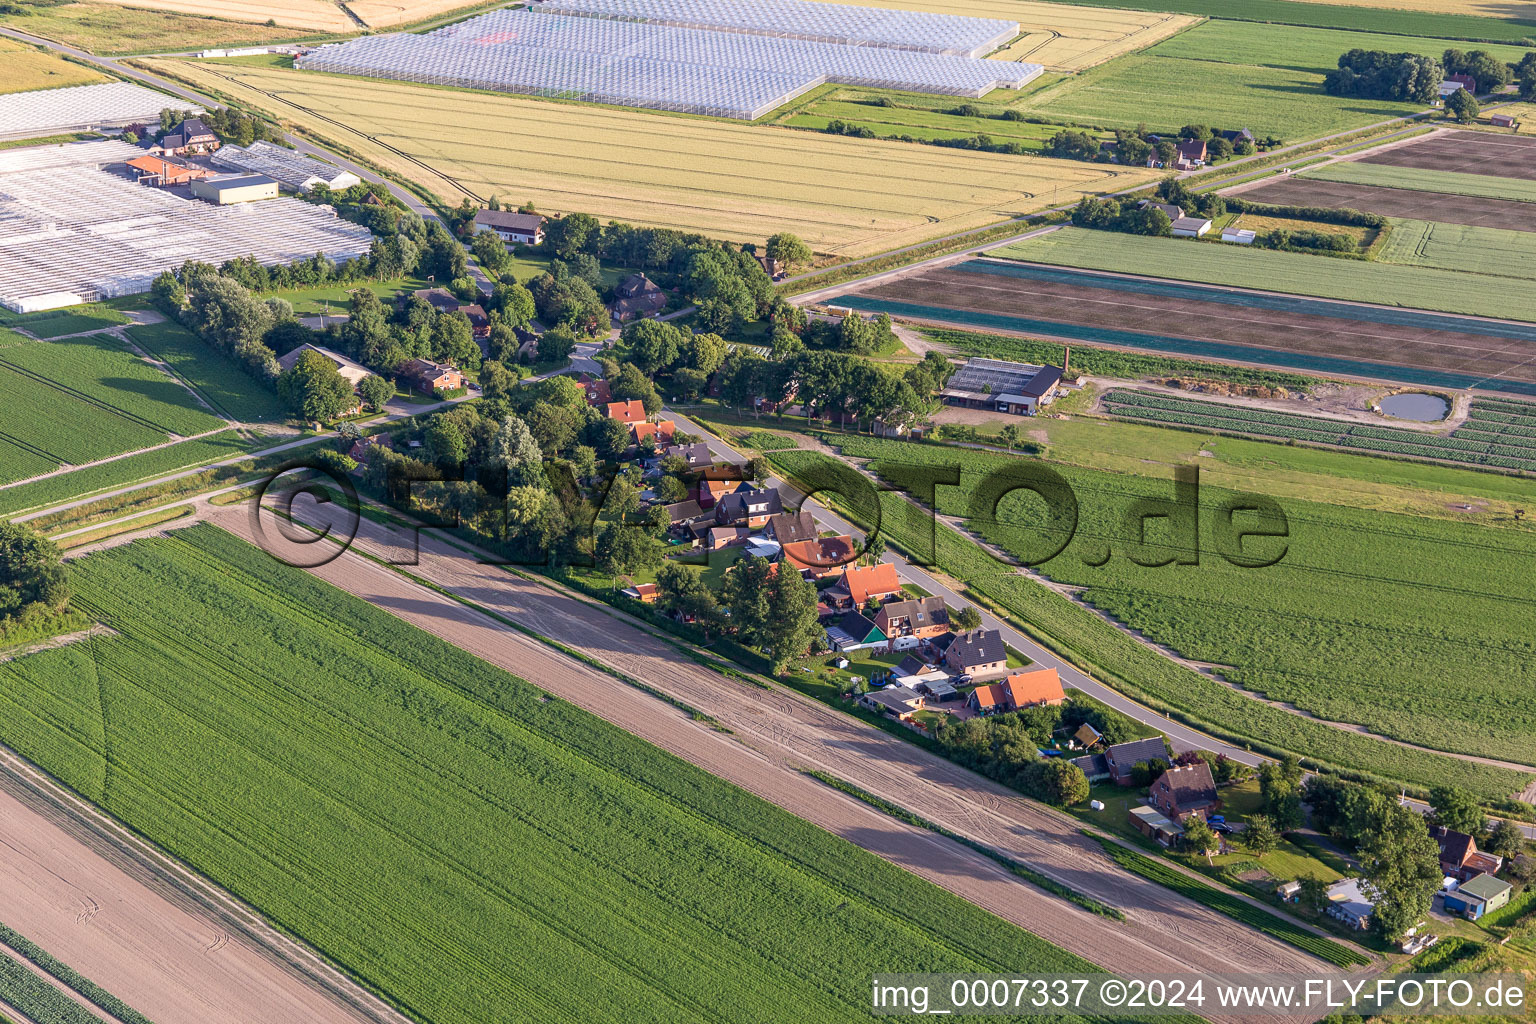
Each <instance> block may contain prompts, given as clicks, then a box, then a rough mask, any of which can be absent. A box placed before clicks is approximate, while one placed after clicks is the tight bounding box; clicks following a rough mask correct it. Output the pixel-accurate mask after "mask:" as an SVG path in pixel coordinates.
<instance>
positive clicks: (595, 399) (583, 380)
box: [576, 373, 613, 405]
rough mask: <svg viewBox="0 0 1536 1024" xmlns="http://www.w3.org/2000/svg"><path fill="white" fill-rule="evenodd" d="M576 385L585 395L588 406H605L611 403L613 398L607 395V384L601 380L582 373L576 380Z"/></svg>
mask: <svg viewBox="0 0 1536 1024" xmlns="http://www.w3.org/2000/svg"><path fill="white" fill-rule="evenodd" d="M576 383H578V384H580V385H581V389H582V390H583V391H585V392H586V393H587V404H588V405H607V404H608V403H609V402H611V401H613V396H612V395H611V394H609V393H608V382H607V381H605V380H602V379H601V378H598V377H593V376H590V375H588V374H585V373H584V374H582V375H581V376H580V377H577V378H576Z"/></svg>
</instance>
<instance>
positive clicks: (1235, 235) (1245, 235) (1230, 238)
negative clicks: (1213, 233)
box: [1221, 228, 1259, 245]
mask: <svg viewBox="0 0 1536 1024" xmlns="http://www.w3.org/2000/svg"><path fill="white" fill-rule="evenodd" d="M1258 237H1259V235H1258V232H1256V231H1254V230H1252V229H1251V228H1222V229H1221V240H1222V241H1223V242H1236V243H1237V244H1238V245H1252V244H1253V241H1254V239H1256V238H1258Z"/></svg>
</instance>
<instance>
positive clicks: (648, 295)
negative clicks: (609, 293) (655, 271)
mask: <svg viewBox="0 0 1536 1024" xmlns="http://www.w3.org/2000/svg"><path fill="white" fill-rule="evenodd" d="M666 306H667V293H666V292H664V291H662V290H661V289H660V288H659V287H658V286H657V285H656V283H655V282H654V281H652V280H651V279H650V278H648V277H646V276H645V275H644V274H630V275H629V276H628V277H626V278H625V279H624V280H622V281H620V282H619V286H618V287H617V288H615V289H614V300H613V302H612V303H610V304H609V307H608V308H609V309H610V310H611V311H612V313H613V318H614V319H615V320H618V321H619V322H620V323H623V322H624V321H626V320H633V319H634V318H636V317H647V316H655V315H656V314H657V313H660V312H661V311H662V310H663V309H665V308H666Z"/></svg>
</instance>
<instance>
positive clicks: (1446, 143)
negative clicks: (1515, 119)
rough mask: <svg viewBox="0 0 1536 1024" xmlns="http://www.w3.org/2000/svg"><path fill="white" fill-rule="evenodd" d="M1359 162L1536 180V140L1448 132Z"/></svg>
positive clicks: (1482, 133) (1424, 138)
mask: <svg viewBox="0 0 1536 1024" xmlns="http://www.w3.org/2000/svg"><path fill="white" fill-rule="evenodd" d="M1355 162H1357V163H1362V164H1383V165H1386V166H1389V167H1416V168H1421V169H1424V170H1431V171H1455V172H1457V173H1459V174H1488V175H1492V176H1494V177H1498V178H1525V179H1527V180H1530V181H1536V139H1532V138H1522V137H1521V136H1518V135H1492V134H1489V133H1487V132H1470V131H1467V132H1444V133H1437V134H1434V135H1426V136H1424V137H1423V138H1422V139H1421V140H1419V141H1416V142H1414V143H1412V144H1411V145H1406V146H1395V147H1393V148H1391V149H1387V150H1384V151H1382V152H1380V153H1375V154H1373V155H1371V156H1366V157H1362V158H1360V160H1358V161H1355Z"/></svg>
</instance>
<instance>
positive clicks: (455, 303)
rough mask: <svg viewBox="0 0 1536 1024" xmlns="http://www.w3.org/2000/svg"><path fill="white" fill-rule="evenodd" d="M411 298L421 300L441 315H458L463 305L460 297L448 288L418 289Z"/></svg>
mask: <svg viewBox="0 0 1536 1024" xmlns="http://www.w3.org/2000/svg"><path fill="white" fill-rule="evenodd" d="M411 298H413V299H420V300H421V301H423V302H425V303H426V304H427V305H429V306H431V307H432V308H433V309H435V310H437V311H438V312H439V313H457V312H458V311H459V307H460V306H462V305H463V303H462V302H460V301H459V298H458V296H456V295H454V294H453V293H452V292H450V291H449V290H448V289H446V288H418V289H416V290H415V291H413V292H411Z"/></svg>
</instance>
